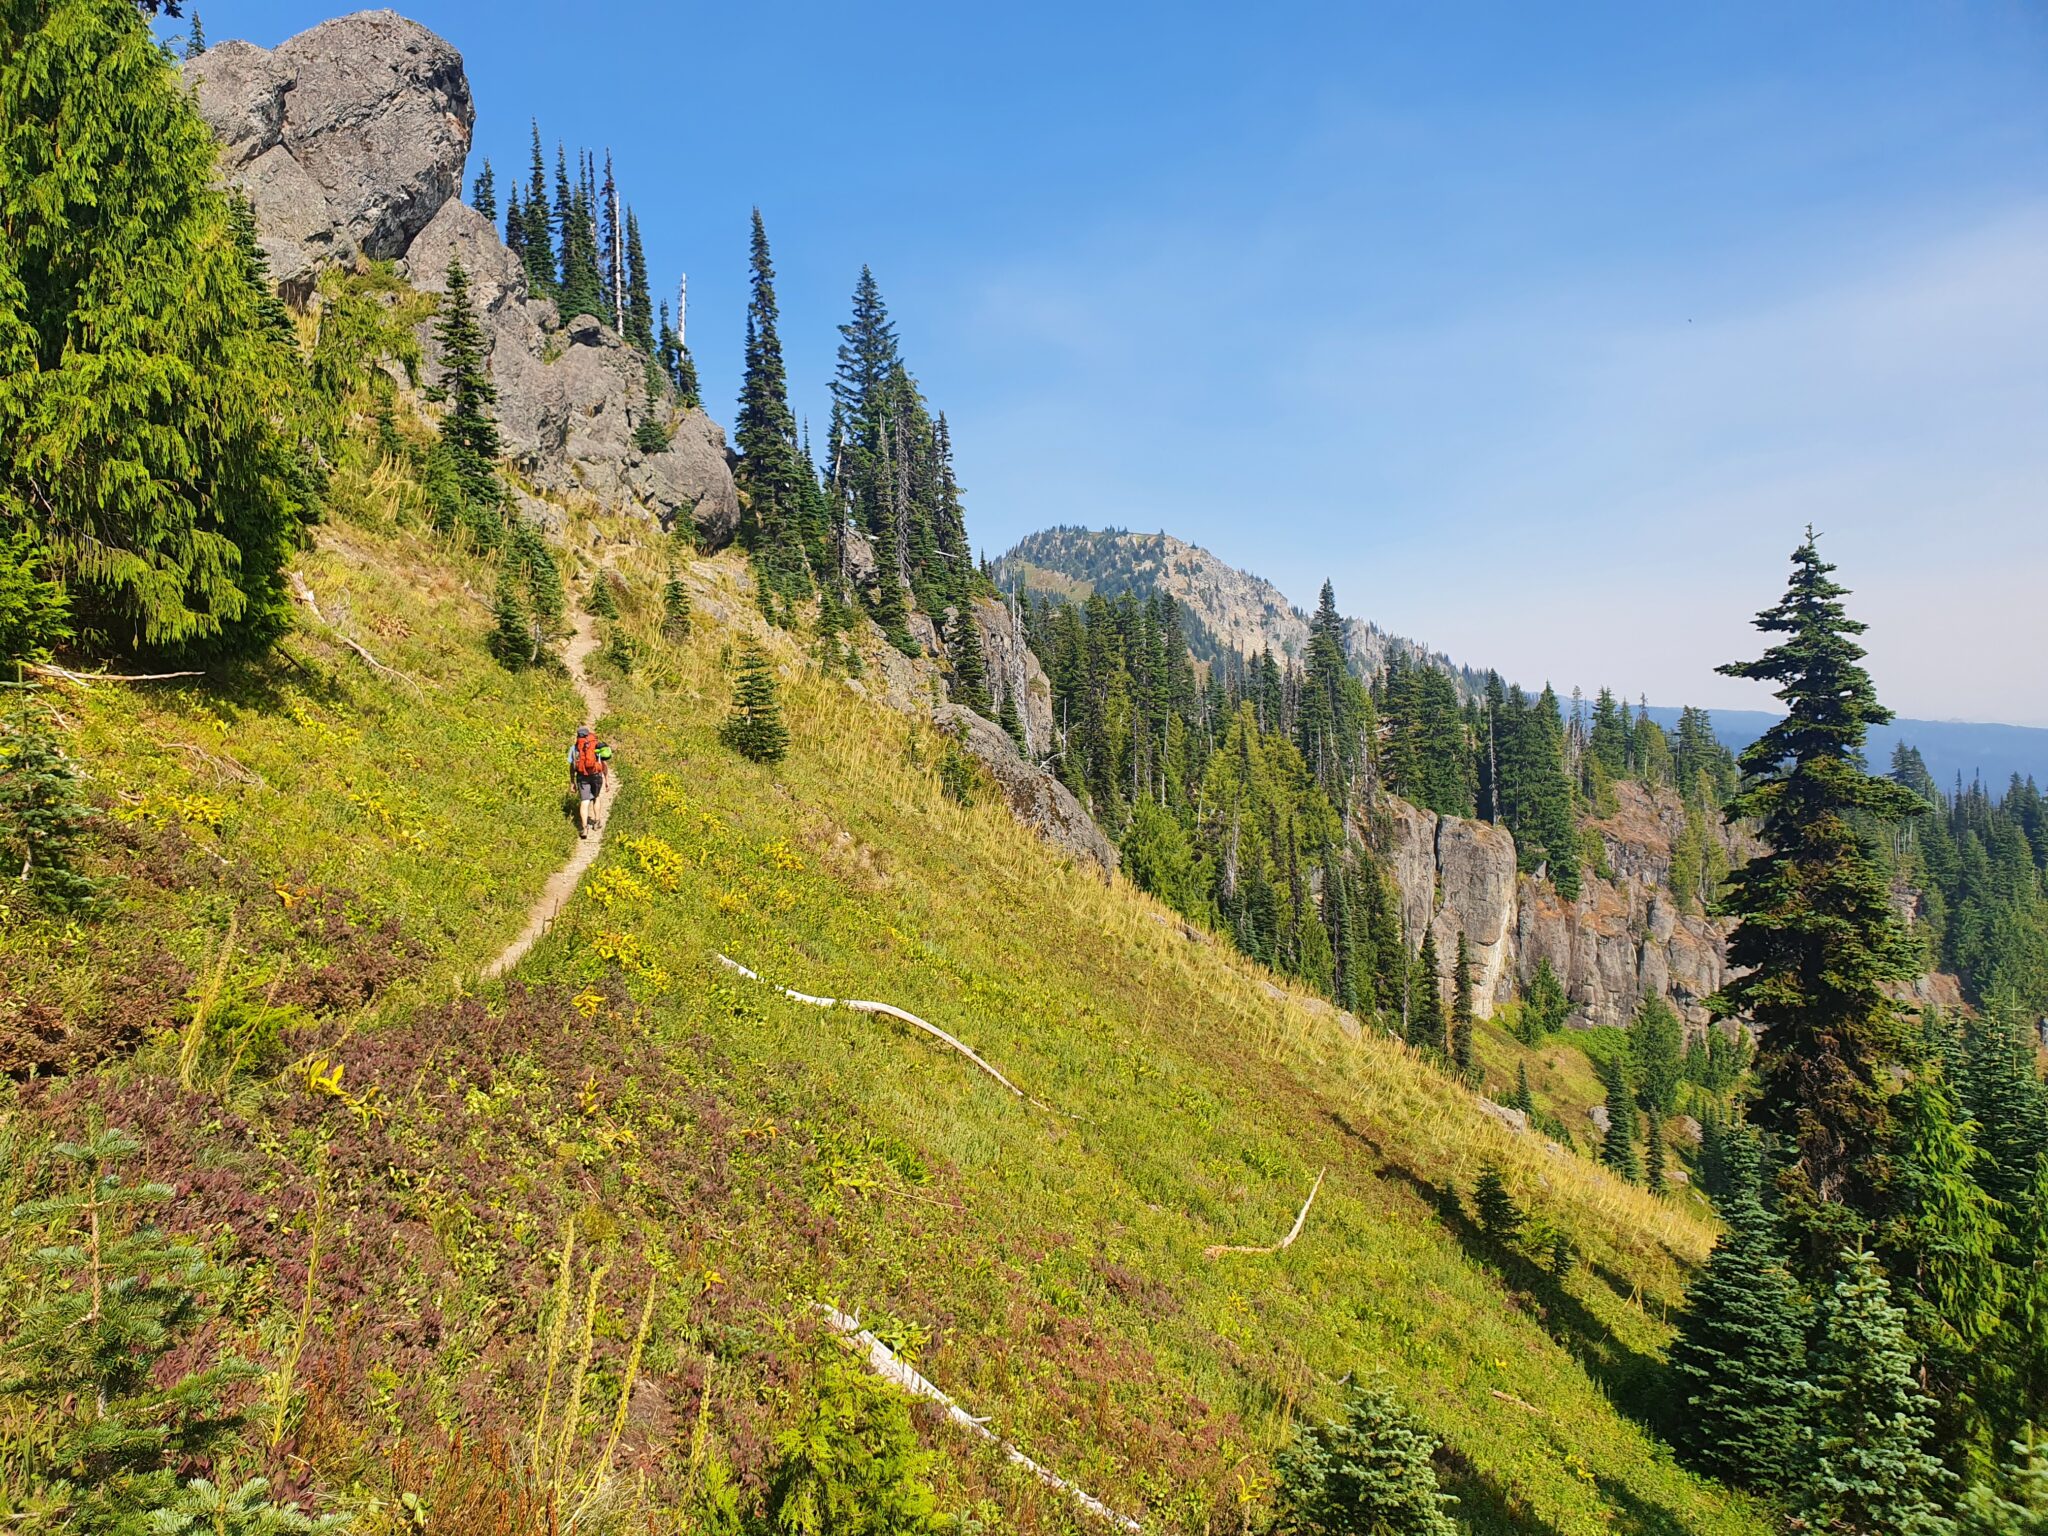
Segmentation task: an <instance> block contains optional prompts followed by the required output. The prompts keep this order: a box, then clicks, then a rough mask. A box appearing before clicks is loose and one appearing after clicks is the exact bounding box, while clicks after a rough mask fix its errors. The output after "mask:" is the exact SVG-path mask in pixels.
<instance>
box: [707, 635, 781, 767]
mask: <svg viewBox="0 0 2048 1536" xmlns="http://www.w3.org/2000/svg"><path fill="white" fill-rule="evenodd" d="M721 735H722V737H723V739H724V741H725V744H726V745H727V746H729V747H731V748H732V749H733V750H734V751H735V752H737V753H739V754H740V756H742V757H747V758H752V759H753V760H754V761H755V762H757V763H779V762H781V761H782V758H783V755H784V754H785V753H786V752H788V750H789V730H788V728H787V727H786V726H785V725H783V723H782V702H781V699H780V697H779V694H778V690H777V688H776V686H775V671H774V667H773V666H772V664H771V663H770V662H769V660H768V658H767V656H766V655H764V654H763V653H762V651H761V649H760V648H759V647H758V646H751V645H750V646H748V647H747V650H746V654H745V655H743V656H742V657H741V658H740V667H739V676H738V677H737V678H736V679H735V681H734V683H733V690H732V713H731V714H729V715H728V716H726V721H725V727H724V730H723V731H722V732H721Z"/></svg>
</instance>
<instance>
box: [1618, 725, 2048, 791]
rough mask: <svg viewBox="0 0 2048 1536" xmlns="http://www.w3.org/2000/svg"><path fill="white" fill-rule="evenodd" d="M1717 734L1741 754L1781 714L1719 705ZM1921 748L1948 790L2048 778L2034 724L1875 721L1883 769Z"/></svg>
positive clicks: (2047, 736)
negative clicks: (1895, 755)
mask: <svg viewBox="0 0 2048 1536" xmlns="http://www.w3.org/2000/svg"><path fill="white" fill-rule="evenodd" d="M1711 713H1712V716H1713V721H1714V734H1715V735H1716V736H1717V737H1719V738H1720V739H1721V741H1722V743H1723V744H1724V745H1726V746H1727V747H1728V748H1729V749H1730V750H1732V751H1736V752H1740V751H1741V750H1742V749H1743V748H1744V747H1746V746H1748V745H1749V744H1750V743H1751V742H1753V741H1755V740H1756V739H1757V737H1759V736H1761V735H1763V733H1764V732H1765V731H1767V730H1769V729H1770V727H1771V726H1772V725H1774V724H1775V723H1776V722H1777V721H1778V719H1779V717H1778V716H1777V715H1776V714H1773V713H1772V712H1771V711H1769V710H1765V709H1717V710H1714V711H1712V712H1711ZM1678 714H1679V712H1678V711H1677V710H1676V709H1674V708H1671V707H1669V706H1666V705H1661V704H1652V705H1651V706H1650V718H1651V719H1652V720H1655V721H1656V722H1657V723H1658V724H1659V725H1661V726H1664V727H1665V728H1666V729H1669V728H1671V727H1672V726H1675V725H1676V724H1677V723H1678ZM1902 743H1903V744H1904V745H1906V746H1909V747H1917V748H1918V749H1919V751H1920V755H1921V757H1922V758H1924V759H1925V760H1926V762H1927V771H1928V772H1929V773H1931V774H1933V775H1934V782H1935V783H1937V784H1939V785H1940V786H1941V787H1942V788H1943V789H1945V790H1946V789H1951V788H1953V786H1954V785H1955V782H1956V780H1957V778H1958V777H1960V778H1961V779H1962V781H1963V783H1964V784H1966V785H1967V784H1968V783H1969V782H1970V781H1971V780H1972V779H1977V778H1981V779H1983V781H1984V786H1985V788H1987V789H1989V790H1990V791H1991V792H1992V793H1993V794H1997V793H1998V792H1999V791H2000V790H2002V789H2004V787H2005V785H2006V783H2007V781H2008V780H2010V779H2011V778H2012V776H2013V775H2014V774H2018V775H2019V776H2020V777H2021V778H2023V779H2033V780H2035V781H2037V782H2041V781H2048V730H2043V729H2041V728H2040V727H2038V726H2031V725H1992V724H1983V723H1978V722H1974V721H1968V720H1907V719H1904V718H1901V719H1898V720H1894V721H1893V722H1892V723H1891V724H1890V725H1874V726H1872V727H1871V728H1870V739H1869V743H1868V745H1867V747H1866V748H1865V751H1864V756H1865V758H1866V759H1867V760H1868V762H1869V764H1870V766H1871V767H1872V768H1874V769H1875V770H1877V771H1878V772H1879V773H1882V772H1884V771H1885V770H1886V769H1887V768H1889V767H1890V766H1891V760H1892V749H1893V748H1894V747H1896V746H1899V745H1900V744H1902Z"/></svg>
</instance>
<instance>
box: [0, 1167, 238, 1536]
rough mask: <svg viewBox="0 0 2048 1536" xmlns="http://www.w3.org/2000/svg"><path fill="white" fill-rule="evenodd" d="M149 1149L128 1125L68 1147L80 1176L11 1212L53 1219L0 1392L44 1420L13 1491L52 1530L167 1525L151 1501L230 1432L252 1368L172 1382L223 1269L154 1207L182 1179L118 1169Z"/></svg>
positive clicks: (23, 1447) (38, 1421)
mask: <svg viewBox="0 0 2048 1536" xmlns="http://www.w3.org/2000/svg"><path fill="white" fill-rule="evenodd" d="M139 1147H140V1144H139V1143H138V1142H137V1141H136V1140H135V1138H134V1137H132V1136H129V1135H128V1134H126V1133H125V1132H122V1131H116V1130H107V1131H101V1132H100V1133H99V1134H98V1135H96V1136H95V1137H93V1139H92V1140H90V1141H88V1142H84V1143H80V1144H72V1143H66V1144H64V1145H61V1146H59V1147H57V1148H56V1149H55V1151H56V1157H57V1160H58V1162H59V1164H60V1165H62V1166H64V1167H67V1168H70V1169H73V1170H75V1171H76V1174H77V1179H78V1182H77V1184H76V1185H75V1186H74V1187H72V1188H70V1189H68V1190H65V1191H63V1192H61V1193H59V1194H56V1195H53V1196H52V1197H51V1198H49V1199H46V1200H41V1201H37V1202H34V1203H32V1204H28V1205H23V1206H19V1207H17V1208H16V1209H15V1211H14V1213H13V1214H14V1219H15V1220H16V1221H17V1222H21V1223H35V1224H38V1225H45V1226H48V1227H50V1228H53V1229H54V1233H53V1236H54V1239H55V1240H54V1241H53V1242H51V1243H50V1244H49V1245H47V1246H43V1247H39V1248H35V1247H32V1248H31V1253H30V1263H31V1264H32V1266H33V1268H34V1269H35V1270H36V1271H38V1272H39V1273H38V1275H37V1279H38V1281H39V1283H37V1284H35V1285H33V1286H32V1287H30V1288H27V1289H25V1290H24V1291H22V1292H21V1293H20V1294H19V1295H18V1296H17V1301H18V1302H19V1303H20V1310H19V1311H18V1313H17V1314H16V1316H15V1317H14V1318H12V1319H11V1320H10V1321H11V1322H12V1324H13V1327H12V1333H13V1339H12V1341H11V1345H10V1348H9V1351H8V1356H7V1364H6V1367H5V1369H6V1374H4V1375H0V1404H5V1403H13V1404H16V1405H19V1411H23V1412H25V1415H26V1419H25V1422H27V1423H31V1424H33V1425H35V1427H36V1430H37V1433H35V1434H33V1435H30V1436H26V1437H18V1438H17V1440H16V1443H15V1445H14V1446H13V1447H12V1450H13V1458H12V1460H13V1465H12V1466H11V1467H10V1469H9V1470H10V1474H11V1476H10V1484H11V1485H12V1489H11V1490H10V1491H14V1490H20V1491H24V1492H26V1493H27V1496H28V1499H29V1501H30V1504H31V1507H34V1508H35V1509H37V1510H38V1512H39V1513H40V1514H41V1515H42V1516H43V1517H44V1518H45V1519H47V1520H48V1521H49V1527H48V1528H50V1529H60V1528H61V1529H66V1530H79V1531H106V1532H129V1531H134V1532H140V1531H143V1530H146V1529H159V1528H161V1527H156V1526H152V1525H150V1524H149V1523H148V1521H149V1516H150V1512H151V1511H153V1510H155V1509H157V1508H159V1507H162V1506H163V1505H164V1504H166V1503H167V1502H169V1501H170V1500H172V1499H173V1498H174V1497H175V1495H176V1491H177V1470H178V1469H179V1468H180V1467H181V1466H183V1465H185V1464H186V1463H187V1462H188V1461H190V1460H191V1459H193V1458H196V1457H200V1456H204V1455H206V1454H207V1453H209V1452H210V1451H212V1450H214V1449H215V1448H216V1447H218V1446H220V1445H222V1444H223V1443H224V1442H226V1441H227V1440H228V1438H229V1437H230V1436H231V1435H232V1433H233V1431H234V1429H235V1427H236V1421H235V1418H234V1416H233V1415H232V1414H231V1413H229V1412H228V1411H227V1410H226V1409H225V1408H224V1407H223V1401H224V1398H225V1396H226V1394H227V1393H228V1391H229V1389H230V1388H231V1387H232V1386H233V1384H234V1383H235V1382H237V1381H238V1380H241V1379H242V1378H244V1377H246V1376H248V1375H250V1374H252V1373H251V1372H250V1370H249V1368H248V1367H246V1366H244V1365H242V1364H241V1363H240V1362H239V1361H234V1360H222V1361H218V1362H216V1363H213V1364H211V1365H200V1366H196V1367H193V1368H190V1369H189V1371H188V1372H187V1373H186V1374H182V1375H174V1376H173V1379H172V1380H171V1381H170V1383H169V1384H168V1385H163V1384H160V1383H161V1380H162V1373H161V1371H160V1367H161V1366H162V1365H163V1363H164V1362H165V1361H166V1360H167V1358H170V1357H172V1356H173V1353H174V1352H178V1355H179V1357H180V1358H182V1359H190V1358H191V1357H190V1355H189V1354H188V1353H186V1352H187V1351H189V1350H191V1348H192V1345H193V1341H194V1340H195V1338H196V1337H198V1336H199V1335H200V1333H201V1329H202V1325H204V1324H205V1323H206V1321H207V1318H206V1316H205V1314H204V1313H203V1311H202V1309H201V1306H200V1302H199V1297H198V1295H197V1294H196V1293H197V1292H199V1291H201V1290H205V1289H209V1288H212V1287H211V1286H210V1281H212V1280H214V1279H215V1278H216V1277H213V1276H212V1275H211V1274H210V1271H209V1267H208V1265H207V1263H206V1261H205V1258H204V1256H203V1255H202V1254H201V1252H200V1251H199V1250H198V1249H197V1248H194V1247H192V1246H190V1245H188V1244H185V1243H181V1242H178V1241H175V1240H173V1239H171V1238H168V1237H166V1236H165V1235H164V1234H163V1233H162V1232H160V1231H158V1230H157V1229H156V1228H155V1227H153V1226H150V1225H148V1224H147V1223H146V1221H145V1220H144V1219H143V1217H144V1215H145V1213H146V1212H147V1211H148V1210H149V1209H150V1208H151V1207H153V1206H157V1205H161V1204H162V1203H163V1202H164V1201H166V1200H168V1199H169V1198H170V1196H171V1191H170V1190H169V1189H168V1188H167V1187H166V1186H164V1185H162V1184H130V1183H127V1182H126V1181H125V1180H124V1179H123V1178H122V1177H121V1175H120V1174H119V1173H118V1172H117V1171H116V1170H117V1168H118V1167H119V1165H120V1164H121V1163H123V1162H125V1161H126V1160H127V1159H128V1158H130V1157H132V1156H133V1155H134V1154H135V1153H136V1152H137V1151H138V1150H139ZM24 1484H25V1485H26V1487H25V1488H24V1487H23V1485H24Z"/></svg>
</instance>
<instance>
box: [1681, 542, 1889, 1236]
mask: <svg viewBox="0 0 2048 1536" xmlns="http://www.w3.org/2000/svg"><path fill="white" fill-rule="evenodd" d="M1792 567H1793V570H1792V578H1791V581H1790V584H1789V585H1788V587H1787V589H1786V593H1785V597H1784V599H1783V601H1781V602H1780V603H1778V604H1777V605H1776V606H1775V607H1772V608H1768V609H1766V610H1764V611H1763V612H1762V613H1761V614H1759V615H1758V616H1757V619H1756V626H1757V628H1758V629H1760V630H1762V631H1763V632H1765V633H1766V634H1776V635H1782V636H1784V637H1785V638H1784V639H1783V640H1782V641H1781V642H1780V643H1779V644H1776V645H1773V646H1771V647H1770V648H1769V649H1767V650H1766V651H1765V653H1764V654H1763V656H1762V657H1761V658H1759V659H1758V660H1756V661H1753V662H1736V663H1731V664H1729V665H1727V666H1724V667H1722V668H1720V671H1721V672H1722V673H1724V674H1725V675H1727V676H1730V677H1741V678H1749V679H1753V680H1757V681H1762V682H1770V683H1775V684H1776V685H1777V690H1776V691H1777V696H1778V698H1779V699H1781V700H1782V701H1783V702H1784V704H1785V706H1786V711H1787V713H1786V716H1785V718H1784V719H1783V720H1780V721H1779V722H1778V723H1777V724H1776V725H1773V726H1772V727H1771V728H1770V729H1769V730H1767V731H1766V732H1764V734H1763V735H1762V736H1761V737H1759V738H1758V739H1757V740H1756V742H1754V743H1753V744H1752V745H1751V746H1750V747H1749V748H1748V749H1747V750H1745V751H1744V752H1743V754H1742V769H1743V775H1744V777H1743V786H1742V789H1741V791H1740V792H1739V793H1738V794H1737V795H1736V796H1735V797H1734V798H1733V799H1732V800H1731V801H1730V802H1729V805H1728V809H1727V814H1728V816H1729V818H1730V819H1731V820H1732V819H1735V818H1738V817H1742V818H1750V819H1753V820H1754V821H1755V822H1757V823H1758V825H1759V830H1760V835H1761V837H1762V840H1763V843H1764V846H1765V849H1766V851H1765V852H1764V853H1763V854H1761V855H1760V856H1758V857H1757V858H1754V859H1752V860H1751V861H1750V862H1749V863H1747V864H1745V865H1744V866H1743V867H1742V868H1741V869H1739V870H1737V871H1736V872H1735V873H1734V874H1733V875H1731V876H1730V877H1729V882H1728V896H1727V899H1726V902H1725V909H1726V911H1728V912H1729V913H1730V914H1732V915H1733V916H1735V917H1736V918H1737V919H1738V922H1737V926H1736V929H1735V932H1734V934H1733V936H1732V937H1731V939H1730V941H1729V947H1728V959H1729V963H1730V965H1731V966H1733V967H1737V968H1739V972H1738V974H1737V975H1736V977H1735V979H1734V980H1732V981H1730V982H1729V983H1728V984H1727V985H1726V986H1725V987H1724V988H1723V989H1722V990H1721V992H1720V993H1719V994H1717V996H1716V997H1715V998H1714V999H1713V1000H1712V1002H1711V1006H1712V1008H1713V1009H1714V1011H1715V1012H1716V1013H1717V1014H1719V1015H1721V1016H1724V1017H1727V1016H1736V1015H1741V1016H1745V1017H1747V1018H1749V1019H1750V1020H1752V1021H1753V1022H1754V1023H1755V1024H1757V1025H1758V1026H1759V1027H1760V1029H1761V1033H1762V1040H1761V1046H1760V1049H1759V1052H1758V1057H1757V1100H1756V1106H1755V1109H1754V1111H1753V1113H1754V1115H1755V1118H1756V1121H1757V1123H1758V1125H1759V1126H1761V1127H1763V1128H1764V1129H1765V1130H1767V1131H1770V1132H1772V1133H1774V1134H1776V1135H1777V1136H1779V1137H1781V1138H1783V1139H1784V1140H1785V1142H1786V1143H1787V1147H1788V1150H1789V1152H1790V1154H1791V1155H1790V1156H1789V1158H1788V1160H1787V1162H1786V1165H1785V1167H1784V1168H1783V1170H1782V1171H1781V1173H1780V1175H1779V1181H1780V1186H1781V1189H1782V1191H1783V1194H1784V1197H1785V1200H1786V1202H1787V1205H1788V1208H1789V1210H1790V1213H1791V1214H1792V1216H1793V1217H1794V1219H1795V1220H1796V1221H1798V1222H1799V1223H1800V1224H1801V1225H1802V1226H1803V1227H1806V1228H1809V1229H1820V1228H1833V1227H1838V1226H1840V1225H1842V1223H1841V1221H1840V1220H1839V1216H1840V1214H1841V1213H1842V1212H1843V1211H1844V1210H1846V1212H1848V1213H1850V1224H1851V1225H1856V1224H1860V1223H1867V1222H1868V1221H1869V1220H1871V1219H1873V1218H1875V1217H1876V1216H1877V1215H1878V1214H1880V1212H1881V1209H1882V1203H1883V1191H1882V1183H1883V1179H1884V1170H1885V1169H1886V1167H1887V1166H1888V1162H1887V1158H1886V1153H1887V1151H1888V1149H1889V1143H1890V1140H1891V1133H1892V1127H1891V1117H1890V1112H1889V1108H1888V1103H1887V1101H1888V1099H1889V1097H1890V1093H1891V1086H1892V1074H1893V1071H1894V1069H1895V1068H1899V1067H1901V1066H1902V1065H1905V1064H1906V1063H1908V1062H1909V1060H1910V1057H1911V1055H1912V1054H1913V1042H1912V1039H1911V1036H1910V1033H1909V1031H1908V1029H1907V1028H1906V1026H1905V1023H1904V1021H1903V1019H1902V1016H1901V1013H1900V1010H1899V1007H1898V1005H1897V1003H1895V1002H1894V1001H1893V1000H1892V997H1891V995H1890V992H1889V990H1888V989H1889V988H1890V987H1891V986H1892V985H1894V984H1895V983H1897V982H1900V981H1903V980H1906V979H1908V978H1910V976H1911V974H1912V970H1913V962H1912V952H1911V946H1910V945H1909V943H1908V942H1907V938H1906V934H1905V930H1904V927H1903V925H1902V924H1901V922H1900V919H1899V916H1898V912H1897V909H1896V908H1895V907H1894V906H1893V904H1892V899H1891V892H1890V890H1889V888H1888V884H1887V881H1886V878H1885V874H1884V871H1883V870H1882V868H1881V867H1880V866H1879V865H1878V863H1877V861H1876V860H1875V859H1874V858H1873V857H1872V855H1871V853H1870V851H1869V850H1868V848H1867V847H1866V845H1865V843H1864V840H1863V839H1864V828H1865V827H1867V826H1871V825H1882V824H1884V823H1887V822H1889V821H1893V820H1896V819H1898V818H1900V817H1905V816H1909V815H1911V814H1912V813H1913V810H1914V808H1915V807H1916V806H1917V805H1918V803H1919V802H1918V801H1917V799H1916V798H1915V796H1914V795H1913V794H1912V792H1911V791H1909V790H1907V789H1905V788H1904V787H1902V786H1901V785H1898V784H1894V783H1892V782H1890V781H1889V780H1886V779H1878V778H1873V777H1871V776H1870V775H1869V774H1868V773H1866V772H1865V771H1864V769H1863V763H1862V752H1863V744H1864V734H1865V731H1866V729H1867V728H1868V727H1869V726H1871V725H1880V724H1883V723H1884V722H1886V721H1888V720H1890V719H1891V718H1892V715H1891V711H1890V710H1888V709H1885V708H1884V707H1883V706H1881V705H1880V704H1879V703H1878V702H1877V695H1876V692H1875V690H1874V689H1873V688H1872V686H1871V682H1870V675H1869V674H1868V673H1867V672H1866V671H1864V669H1863V667H1862V666H1861V665H1860V663H1861V660H1862V658H1863V654H1864V652H1863V649H1862V647H1861V646H1859V645H1858V644H1856V642H1855V640H1854V638H1853V637H1854V636H1856V635H1858V634H1860V633H1862V631H1863V628H1864V626H1863V625H1862V624H1860V623H1858V622H1856V621H1855V620H1853V619H1851V618H1849V617H1848V615H1847V613H1846V612H1845V611H1844V609H1843V606H1842V603H1841V598H1842V597H1843V596H1844V595H1845V589H1844V588H1842V587H1841V586H1838V585H1837V584H1836V583H1834V582H1833V581H1830V580H1829V579H1828V577H1829V573H1830V572H1831V571H1832V570H1833V569H1834V567H1833V566H1831V565H1829V564H1827V563H1826V562H1825V561H1823V560H1822V559H1821V557H1820V552H1819V550H1818V548H1817V547H1816V545H1815V541H1814V535H1813V532H1812V530H1811V529H1809V530H1808V531H1807V537H1806V541H1805V542H1804V543H1803V544H1801V545H1800V546H1799V548H1798V549H1797V550H1795V551H1794V552H1793V555H1792ZM1829 1206H1833V1207H1835V1208H1836V1214H1835V1215H1830V1213H1829V1212H1828V1211H1827V1210H1825V1209H1823V1208H1824V1207H1829ZM1836 1241H1837V1240H1836V1239H1831V1238H1819V1237H1816V1239H1815V1241H1814V1242H1813V1243H1811V1244H1810V1245H1809V1252H1808V1259H1809V1261H1810V1262H1811V1263H1812V1264H1813V1265H1814V1266H1816V1267H1818V1266H1819V1265H1821V1264H1823V1263H1825V1262H1826V1258H1827V1255H1828V1254H1829V1253H1830V1252H1831V1251H1832V1249H1833V1247H1834V1246H1835V1245H1836Z"/></svg>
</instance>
